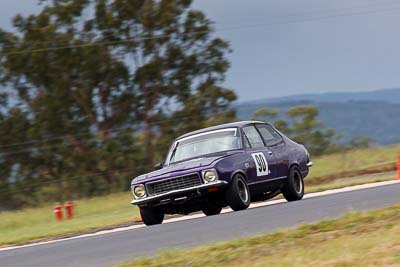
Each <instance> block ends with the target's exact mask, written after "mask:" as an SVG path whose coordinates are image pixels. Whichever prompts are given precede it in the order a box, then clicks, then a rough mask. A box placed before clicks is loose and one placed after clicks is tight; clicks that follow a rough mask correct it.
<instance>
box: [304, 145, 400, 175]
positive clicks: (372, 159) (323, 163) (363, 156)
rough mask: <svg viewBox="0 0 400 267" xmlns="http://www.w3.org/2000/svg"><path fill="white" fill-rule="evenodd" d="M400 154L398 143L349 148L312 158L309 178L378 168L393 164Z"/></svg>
mask: <svg viewBox="0 0 400 267" xmlns="http://www.w3.org/2000/svg"><path fill="white" fill-rule="evenodd" d="M398 155H400V145H393V146H383V147H376V148H367V149H357V150H350V151H346V152H342V153H337V154H332V155H325V156H321V157H316V158H312V161H313V162H314V166H313V167H312V169H311V172H310V175H309V179H318V178H321V177H326V176H332V175H337V174H341V173H351V172H357V171H361V170H365V169H375V168H376V169H379V166H382V165H388V164H391V165H395V163H396V161H397V156H398Z"/></svg>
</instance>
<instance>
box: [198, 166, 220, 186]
mask: <svg viewBox="0 0 400 267" xmlns="http://www.w3.org/2000/svg"><path fill="white" fill-rule="evenodd" d="M202 175H203V179H204V181H205V182H206V183H211V182H215V181H216V180H218V174H217V171H216V170H214V169H212V170H206V171H203V172H202Z"/></svg>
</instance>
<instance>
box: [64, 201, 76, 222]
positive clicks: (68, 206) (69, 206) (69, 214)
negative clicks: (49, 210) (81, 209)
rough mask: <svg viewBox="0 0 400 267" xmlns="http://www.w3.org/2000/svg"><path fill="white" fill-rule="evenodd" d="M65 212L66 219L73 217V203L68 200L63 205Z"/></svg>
mask: <svg viewBox="0 0 400 267" xmlns="http://www.w3.org/2000/svg"><path fill="white" fill-rule="evenodd" d="M64 208H65V213H66V214H67V219H68V220H71V219H72V218H74V204H73V203H72V202H71V201H70V202H67V204H65V205H64Z"/></svg>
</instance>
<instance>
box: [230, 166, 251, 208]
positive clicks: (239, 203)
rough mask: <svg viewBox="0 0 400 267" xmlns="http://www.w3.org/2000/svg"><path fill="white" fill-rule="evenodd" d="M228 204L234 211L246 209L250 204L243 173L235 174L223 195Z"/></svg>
mask: <svg viewBox="0 0 400 267" xmlns="http://www.w3.org/2000/svg"><path fill="white" fill-rule="evenodd" d="M225 198H226V201H227V202H228V205H229V206H230V207H231V209H233V210H234V211H238V210H244V209H247V208H248V207H249V205H250V190H249V187H248V186H247V182H246V180H245V179H244V177H243V175H241V174H237V175H236V176H235V177H234V178H233V180H232V181H231V184H230V185H229V188H228V189H227V191H226V195H225Z"/></svg>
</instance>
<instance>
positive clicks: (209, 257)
mask: <svg viewBox="0 0 400 267" xmlns="http://www.w3.org/2000/svg"><path fill="white" fill-rule="evenodd" d="M399 237H400V206H394V207H390V208H386V209H383V210H378V211H370V212H367V213H359V212H353V213H350V214H348V215H346V216H344V217H342V218H340V219H337V220H330V221H322V222H319V223H316V224H307V225H303V226H300V227H298V228H296V229H290V230H286V231H281V232H277V233H272V234H265V235H261V236H257V237H253V238H243V239H238V240H234V241H228V242H223V243H217V244H212V245H207V246H201V247H197V248H194V249H185V250H172V251H166V252H162V253H161V254H159V255H157V256H155V257H152V258H142V259H137V260H134V261H132V262H130V263H126V264H123V265H121V267H130V266H142V267H164V266H165V267H167V266H175V267H179V266H182V267H183V266H192V267H196V266H199V267H200V266H229V267H232V266H234V267H239V266H243V267H245V266H338V267H339V266H360V267H361V266H400V238H399Z"/></svg>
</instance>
